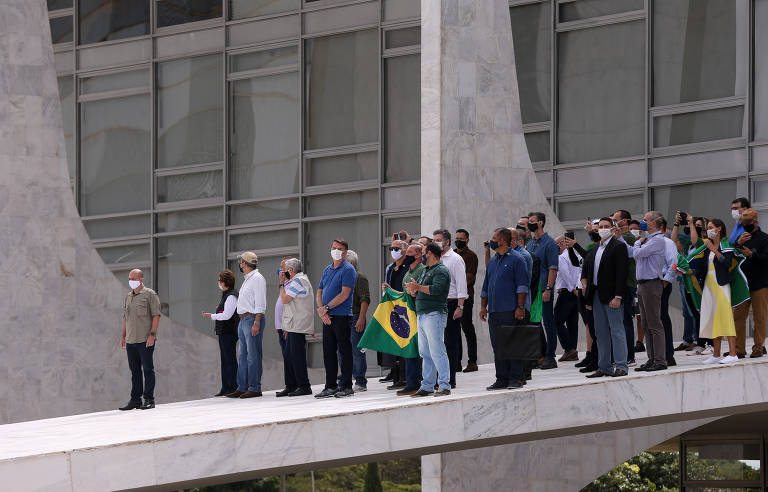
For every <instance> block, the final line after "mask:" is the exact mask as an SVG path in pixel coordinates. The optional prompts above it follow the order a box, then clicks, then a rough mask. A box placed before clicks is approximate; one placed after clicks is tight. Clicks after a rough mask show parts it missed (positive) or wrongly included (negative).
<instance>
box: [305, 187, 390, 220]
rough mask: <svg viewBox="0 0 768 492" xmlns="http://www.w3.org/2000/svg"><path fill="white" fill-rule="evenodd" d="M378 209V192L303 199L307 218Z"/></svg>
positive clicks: (334, 194) (317, 196)
mask: <svg viewBox="0 0 768 492" xmlns="http://www.w3.org/2000/svg"><path fill="white" fill-rule="evenodd" d="M378 209H379V190H366V191H355V192H351V193H333V194H329V195H315V196H309V197H306V198H305V199H304V210H305V212H306V214H305V215H306V216H307V217H322V216H326V215H337V214H346V213H353V212H369V211H374V212H375V211H376V210H378Z"/></svg>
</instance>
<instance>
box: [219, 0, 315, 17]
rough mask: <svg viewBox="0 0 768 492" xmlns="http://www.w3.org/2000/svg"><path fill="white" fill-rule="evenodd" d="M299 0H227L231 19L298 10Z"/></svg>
mask: <svg viewBox="0 0 768 492" xmlns="http://www.w3.org/2000/svg"><path fill="white" fill-rule="evenodd" d="M300 7H301V0H229V13H230V17H231V18H232V20H237V19H245V18H246V17H257V16H260V15H269V14H277V13H279V12H288V11H291V10H298V9H299V8H300Z"/></svg>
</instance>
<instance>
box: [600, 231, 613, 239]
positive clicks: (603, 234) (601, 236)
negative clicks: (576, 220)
mask: <svg viewBox="0 0 768 492" xmlns="http://www.w3.org/2000/svg"><path fill="white" fill-rule="evenodd" d="M597 233H598V234H600V238H601V239H605V238H607V237H608V236H610V235H611V230H610V229H598V230H597Z"/></svg>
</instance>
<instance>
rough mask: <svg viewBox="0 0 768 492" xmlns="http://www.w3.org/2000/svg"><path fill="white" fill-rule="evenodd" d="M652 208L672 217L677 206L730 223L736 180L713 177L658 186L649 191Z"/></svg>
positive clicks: (677, 208)
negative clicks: (703, 180) (715, 179)
mask: <svg viewBox="0 0 768 492" xmlns="http://www.w3.org/2000/svg"><path fill="white" fill-rule="evenodd" d="M651 196H652V198H653V202H652V203H653V208H654V209H655V210H658V211H659V212H661V213H662V214H664V216H665V217H668V218H670V217H671V218H673V219H674V216H675V215H674V214H675V212H677V211H678V210H682V211H683V212H688V213H691V214H693V215H695V216H699V217H708V218H710V219H711V218H718V219H721V220H723V221H724V222H725V223H726V224H733V222H732V221H731V220H730V219H729V217H730V215H731V211H730V208H729V207H730V204H731V200H733V198H734V197H735V196H737V195H736V180H733V179H729V180H724V181H713V182H708V183H695V184H687V185H678V186H659V187H657V188H654V189H653V191H652V195H651Z"/></svg>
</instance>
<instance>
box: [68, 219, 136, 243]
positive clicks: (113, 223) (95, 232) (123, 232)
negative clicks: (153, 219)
mask: <svg viewBox="0 0 768 492" xmlns="http://www.w3.org/2000/svg"><path fill="white" fill-rule="evenodd" d="M83 224H84V225H85V230H86V231H87V232H88V236H90V238H91V240H97V239H111V238H115V237H127V236H143V235H149V233H150V226H151V223H150V221H149V215H131V216H129V217H118V218H114V219H98V220H84V221H83Z"/></svg>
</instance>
